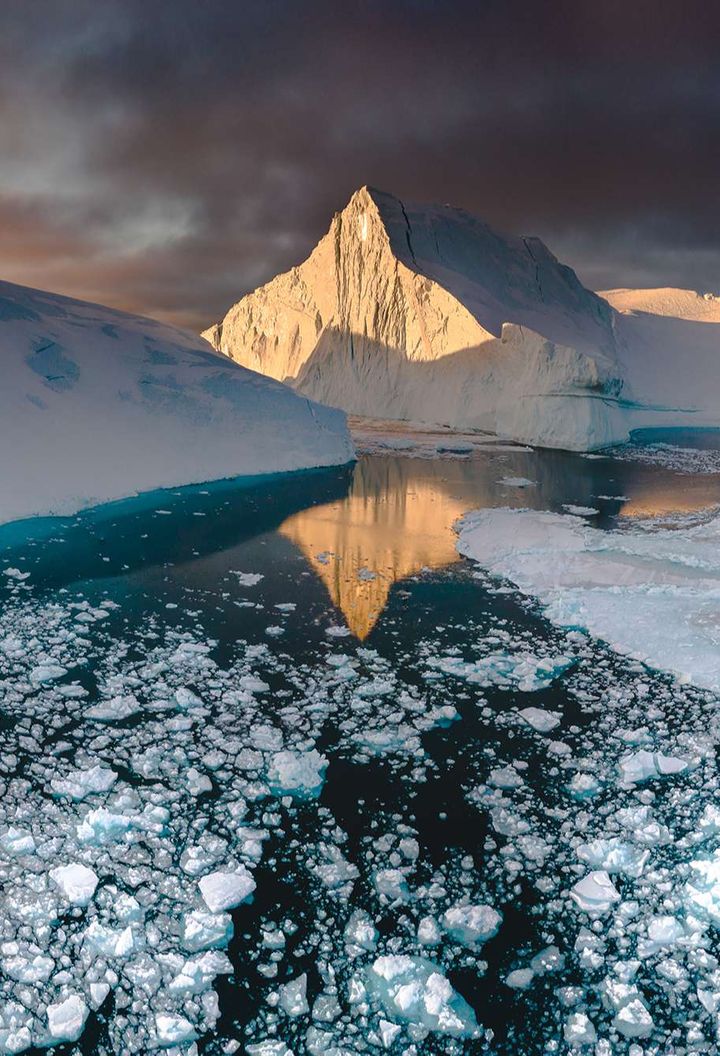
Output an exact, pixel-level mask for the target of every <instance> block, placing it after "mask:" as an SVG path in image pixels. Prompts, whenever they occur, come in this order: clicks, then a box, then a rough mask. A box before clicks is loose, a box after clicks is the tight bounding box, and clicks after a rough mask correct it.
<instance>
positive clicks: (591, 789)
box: [567, 773, 602, 799]
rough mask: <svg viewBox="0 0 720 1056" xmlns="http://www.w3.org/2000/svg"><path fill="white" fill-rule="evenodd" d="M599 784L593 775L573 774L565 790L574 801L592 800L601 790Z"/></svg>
mask: <svg viewBox="0 0 720 1056" xmlns="http://www.w3.org/2000/svg"><path fill="white" fill-rule="evenodd" d="M601 787H602V786H601V784H600V782H599V781H598V779H597V778H596V777H594V776H593V774H586V773H577V774H573V776H572V778H571V780H570V781H569V783H568V786H567V789H568V792H569V793H570V795H571V796H573V798H574V799H592V797H593V796H596V795H597V793H598V792H599V791H600V789H601Z"/></svg>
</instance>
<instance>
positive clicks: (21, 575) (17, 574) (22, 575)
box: [3, 568, 30, 583]
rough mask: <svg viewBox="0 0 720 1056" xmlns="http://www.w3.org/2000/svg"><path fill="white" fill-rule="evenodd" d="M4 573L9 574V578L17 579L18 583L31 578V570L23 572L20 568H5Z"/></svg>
mask: <svg viewBox="0 0 720 1056" xmlns="http://www.w3.org/2000/svg"><path fill="white" fill-rule="evenodd" d="M3 575H4V576H7V578H8V579H14V580H16V581H17V582H18V583H22V582H23V580H25V579H29V578H30V573H29V572H21V571H20V569H19V568H4V569H3Z"/></svg>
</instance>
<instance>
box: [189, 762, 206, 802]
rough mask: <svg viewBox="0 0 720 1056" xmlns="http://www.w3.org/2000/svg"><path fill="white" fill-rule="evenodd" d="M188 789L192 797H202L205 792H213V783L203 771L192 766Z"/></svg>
mask: <svg viewBox="0 0 720 1056" xmlns="http://www.w3.org/2000/svg"><path fill="white" fill-rule="evenodd" d="M187 787H188V791H189V793H190V795H191V796H201V795H202V794H203V792H211V791H212V781H211V780H210V778H209V777H208V776H207V774H204V773H203V772H202V770H198V768H197V767H196V766H191V767H190V769H189V770H188V772H187Z"/></svg>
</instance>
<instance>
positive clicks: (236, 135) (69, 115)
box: [0, 0, 720, 329]
mask: <svg viewBox="0 0 720 1056" xmlns="http://www.w3.org/2000/svg"><path fill="white" fill-rule="evenodd" d="M719 55H720V5H718V4H714V3H712V2H711V0H703V2H702V3H697V2H695V0H683V2H666V0H623V2H618V0H593V2H588V0H543V2H538V3H534V2H530V0H524V2H516V0H497V2H496V0H2V2H1V3H0V278H3V279H7V280H10V281H13V282H19V283H23V284H26V285H30V286H36V287H39V288H43V289H49V290H53V291H56V292H60V293H66V294H70V295H72V296H77V297H82V298H85V299H89V300H95V301H100V302H102V303H105V304H110V305H113V306H116V307H120V308H124V309H127V310H131V311H136V312H140V313H142V314H146V315H151V316H154V317H157V318H161V319H163V320H167V321H170V322H173V323H176V324H178V325H180V326H185V327H190V328H192V329H201V328H203V327H205V326H207V325H209V324H210V323H211V322H213V321H215V320H216V319H218V318H220V317H221V316H222V315H223V314H224V312H225V311H226V309H227V308H228V307H229V306H230V304H231V303H233V302H234V301H236V300H238V299H239V297H241V296H242V295H243V294H244V293H247V292H248V291H249V290H251V289H254V288H255V287H256V286H257V285H259V284H261V283H263V282H265V281H267V280H269V279H271V278H272V277H273V276H274V275H276V274H277V273H278V272H280V271H283V270H286V269H287V268H289V267H291V266H292V265H293V264H297V263H300V262H301V261H302V260H303V259H304V258H305V257H306V256H307V254H308V253H309V252H310V250H311V249H312V247H313V246H314V245H315V244H316V242H317V241H318V240H319V239H320V238H321V237H322V235H323V234H324V233H325V231H326V230H327V227H328V225H329V222H330V219H331V217H332V214H333V213H334V212H335V211H337V210H338V209H341V208H342V207H343V206H344V204H345V203H346V202H347V200H348V198H349V197H350V195H351V194H352V192H353V191H354V190H356V189H357V188H358V187H360V186H362V185H363V184H371V185H373V186H376V187H379V188H381V189H383V190H387V191H391V192H392V193H395V194H397V195H398V196H399V197H401V198H406V199H410V200H414V201H439V202H449V203H451V204H453V205H458V206H462V207H463V208H465V209H468V210H470V211H472V212H475V213H477V214H478V215H480V216H481V217H482V218H483V219H485V220H486V221H487V222H488V223H490V224H492V225H493V226H496V227H498V228H500V229H501V230H505V231H508V232H514V233H517V234H525V235H527V234H535V235H539V236H540V237H541V238H543V239H544V240H545V242H546V243H547V244H548V245H549V246H550V248H551V249H552V250H553V252H554V253H555V254H556V255H557V256H558V257H559V258H560V259H561V260H563V261H565V262H566V263H568V264H570V265H572V266H573V267H574V268H575V269H576V271H577V272H578V274H579V275H580V277H581V279H582V280H583V281H584V282H585V284H586V285H588V286H590V287H592V288H595V289H607V288H611V287H617V286H683V287H689V288H693V289H699V290H700V291H702V292H705V291H713V292H717V293H720V204H719V196H720V60H719V59H718V56H719Z"/></svg>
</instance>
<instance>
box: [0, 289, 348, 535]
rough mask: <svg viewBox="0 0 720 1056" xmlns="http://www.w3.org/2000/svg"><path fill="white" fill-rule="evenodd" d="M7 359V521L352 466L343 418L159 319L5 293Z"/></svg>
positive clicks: (0, 331)
mask: <svg viewBox="0 0 720 1056" xmlns="http://www.w3.org/2000/svg"><path fill="white" fill-rule="evenodd" d="M0 358H1V362H2V386H1V387H0V445H1V447H2V455H1V456H0V521H10V520H15V519H17V518H22V517H29V516H32V515H36V514H49V513H67V512H71V511H74V510H76V509H79V508H80V507H81V506H85V505H89V504H92V503H97V502H103V501H107V500H109V499H116V498H120V497H123V496H126V495H130V494H134V493H136V492H139V491H147V490H150V489H153V488H158V487H174V486H176V485H180V484H189V483H194V482H199V481H206V480H212V479H220V478H223V477H231V476H240V475H251V474H264V473H273V472H280V471H285V470H296V469H303V468H307V467H310V466H327V465H338V464H341V463H344V462H347V461H349V460H350V459H351V458H352V457H353V449H352V444H351V441H350V439H349V436H348V433H347V428H346V424H345V418H344V415H343V413H342V412H341V411H337V410H333V409H330V408H327V407H319V406H318V405H317V404H314V403H312V402H311V401H310V400H308V399H306V398H304V397H302V396H299V395H297V394H296V393H294V392H292V391H291V390H290V389H288V388H287V387H286V386H283V385H281V384H279V383H278V382H276V381H272V380H271V379H270V378H266V377H262V376H261V375H259V374H256V373H253V372H252V371H249V370H245V369H244V368H242V367H240V366H238V365H237V364H235V363H232V362H230V361H228V360H227V359H225V358H223V357H221V356H219V355H218V354H217V353H216V352H214V351H213V350H212V349H211V348H210V347H209V346H208V345H207V344H206V343H205V342H204V341H202V340H200V339H199V338H198V337H194V336H193V335H192V334H188V333H184V332H183V331H181V330H175V329H173V328H171V327H168V326H164V325H161V324H160V323H157V322H154V321H152V320H150V319H141V318H137V317H135V316H131V315H126V314H124V313H121V312H117V311H113V310H111V309H109V308H102V307H100V306H99V305H94V304H85V303H82V302H80V301H74V300H69V299H68V298H65V297H59V296H55V295H53V294H49V293H41V292H39V291H37V290H29V289H26V288H24V287H21V286H15V285H11V284H10V283H5V282H0Z"/></svg>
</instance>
